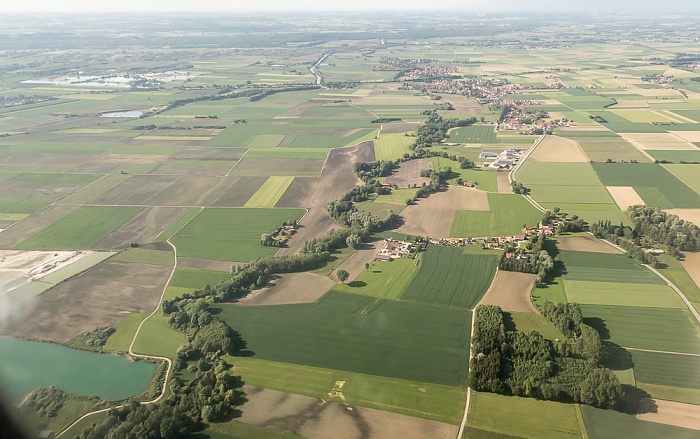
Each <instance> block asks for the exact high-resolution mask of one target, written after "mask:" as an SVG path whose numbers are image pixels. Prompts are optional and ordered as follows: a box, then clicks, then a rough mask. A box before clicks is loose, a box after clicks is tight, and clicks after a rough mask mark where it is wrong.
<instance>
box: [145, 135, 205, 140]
mask: <svg viewBox="0 0 700 439" xmlns="http://www.w3.org/2000/svg"><path fill="white" fill-rule="evenodd" d="M209 139H211V136H138V137H137V138H136V140H170V141H178V140H183V141H187V140H209Z"/></svg>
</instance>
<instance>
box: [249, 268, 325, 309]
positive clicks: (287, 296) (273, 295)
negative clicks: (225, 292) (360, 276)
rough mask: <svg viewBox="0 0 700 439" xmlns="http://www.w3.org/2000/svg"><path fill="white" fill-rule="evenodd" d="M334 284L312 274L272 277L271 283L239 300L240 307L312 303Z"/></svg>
mask: <svg viewBox="0 0 700 439" xmlns="http://www.w3.org/2000/svg"><path fill="white" fill-rule="evenodd" d="M333 285H335V282H333V280H332V279H331V278H329V277H327V276H319V275H318V274H313V273H285V274H278V275H275V276H273V277H272V279H271V281H270V282H269V283H268V284H267V285H266V286H265V287H264V288H261V289H259V290H255V291H253V292H251V293H250V294H248V295H247V296H246V297H244V298H242V299H240V300H239V301H238V304H240V305H248V306H253V305H290V304H294V303H313V302H315V301H317V300H318V299H320V298H321V296H323V295H324V294H326V291H328V290H330V289H331V288H332V287H333Z"/></svg>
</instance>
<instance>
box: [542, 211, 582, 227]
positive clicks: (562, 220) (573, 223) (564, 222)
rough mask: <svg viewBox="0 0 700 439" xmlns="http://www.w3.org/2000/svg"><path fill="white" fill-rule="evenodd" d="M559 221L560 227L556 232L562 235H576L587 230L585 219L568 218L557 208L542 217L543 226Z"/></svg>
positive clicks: (576, 216) (577, 217) (575, 216)
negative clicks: (552, 221)
mask: <svg viewBox="0 0 700 439" xmlns="http://www.w3.org/2000/svg"><path fill="white" fill-rule="evenodd" d="M553 219H554V220H559V225H557V228H556V230H555V232H556V233H557V234H560V233H576V232H583V231H585V230H586V222H585V221H584V220H583V218H579V216H578V215H574V216H572V217H571V218H567V214H566V213H563V212H562V211H561V209H559V208H558V207H555V208H554V210H553V211H549V210H548V211H547V212H545V213H544V216H543V217H542V224H549V222H550V221H551V220H553Z"/></svg>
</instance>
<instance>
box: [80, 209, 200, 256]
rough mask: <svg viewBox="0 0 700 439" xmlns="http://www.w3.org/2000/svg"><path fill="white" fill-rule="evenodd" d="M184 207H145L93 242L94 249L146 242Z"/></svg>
mask: <svg viewBox="0 0 700 439" xmlns="http://www.w3.org/2000/svg"><path fill="white" fill-rule="evenodd" d="M185 210H187V208H185V207H147V208H145V209H143V210H142V211H141V212H139V213H137V214H136V215H134V216H133V217H132V218H131V219H130V220H128V221H127V222H125V223H124V224H122V225H121V226H120V227H119V228H118V229H117V230H115V231H113V232H112V233H110V234H109V235H107V236H106V237H105V238H104V239H102V240H101V241H100V242H98V243H97V244H95V245H94V246H93V247H92V248H94V249H119V248H125V247H129V245H130V244H131V243H132V242H137V243H139V244H147V243H150V242H153V240H154V239H155V238H156V236H158V235H159V234H160V232H162V231H163V230H165V228H166V227H168V226H169V225H170V223H172V222H173V221H175V219H177V218H178V217H179V216H180V215H182V214H183V213H184V212H185Z"/></svg>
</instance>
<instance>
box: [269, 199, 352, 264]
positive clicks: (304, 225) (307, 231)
mask: <svg viewBox="0 0 700 439" xmlns="http://www.w3.org/2000/svg"><path fill="white" fill-rule="evenodd" d="M337 227H338V223H336V222H335V220H333V218H331V216H330V215H328V212H327V211H326V209H325V207H323V206H319V207H313V208H311V209H309V212H308V213H307V214H306V215H304V218H302V219H301V221H300V222H299V228H298V229H297V232H296V233H295V234H294V236H292V237H291V239H290V240H289V241H287V246H286V247H283V248H281V249H279V250H277V252H276V253H275V256H288V255H294V254H296V253H299V252H300V251H301V250H302V249H303V248H304V244H305V243H306V241H311V240H312V239H314V238H316V237H319V236H323V235H325V234H326V233H327V232H328V231H329V230H331V229H334V228H337Z"/></svg>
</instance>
